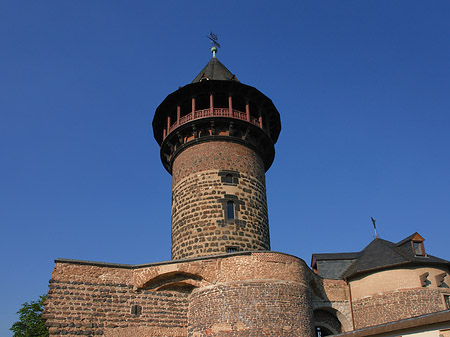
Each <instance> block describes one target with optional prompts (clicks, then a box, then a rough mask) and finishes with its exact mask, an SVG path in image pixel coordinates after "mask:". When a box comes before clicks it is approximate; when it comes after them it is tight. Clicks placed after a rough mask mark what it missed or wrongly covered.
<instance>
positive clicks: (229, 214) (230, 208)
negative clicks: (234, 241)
mask: <svg viewBox="0 0 450 337" xmlns="http://www.w3.org/2000/svg"><path fill="white" fill-rule="evenodd" d="M227 219H234V202H233V201H227Z"/></svg>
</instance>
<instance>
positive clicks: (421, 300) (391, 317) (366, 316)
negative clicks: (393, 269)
mask: <svg viewBox="0 0 450 337" xmlns="http://www.w3.org/2000/svg"><path fill="white" fill-rule="evenodd" d="M443 293H449V291H448V289H447V290H437V289H423V288H421V289H408V290H399V291H394V292H389V293H383V294H378V295H374V296H368V297H366V298H363V299H361V300H357V301H354V302H353V315H354V320H355V329H361V328H365V327H368V326H373V325H378V324H383V323H387V322H392V321H396V320H399V319H404V318H409V317H415V316H419V315H424V314H428V313H432V312H437V311H442V310H446V308H445V304H444V298H443Z"/></svg>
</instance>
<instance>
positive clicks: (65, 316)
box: [43, 252, 315, 337]
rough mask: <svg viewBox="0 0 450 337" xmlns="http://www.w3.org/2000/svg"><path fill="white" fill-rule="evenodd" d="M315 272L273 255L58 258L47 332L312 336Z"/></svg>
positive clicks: (109, 336) (113, 336) (129, 336)
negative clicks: (142, 260) (141, 262)
mask: <svg viewBox="0 0 450 337" xmlns="http://www.w3.org/2000/svg"><path fill="white" fill-rule="evenodd" d="M314 277H315V275H313V274H312V272H311V271H310V270H309V268H308V267H307V266H306V264H305V263H304V262H303V261H302V260H300V259H298V258H296V257H293V256H290V255H286V254H281V253H275V252H258V253H236V254H229V255H225V256H216V257H210V258H206V259H192V260H181V261H171V262H168V263H155V264H150V265H147V266H126V265H120V266H119V265H112V264H100V263H94V262H83V261H71V260H59V261H57V263H56V266H55V269H54V271H53V273H52V280H51V281H50V285H49V288H50V290H49V296H48V300H47V303H46V307H45V312H44V316H43V317H44V319H45V320H46V324H47V326H48V327H49V330H50V336H59V335H65V336H79V335H85V336H96V335H104V336H106V337H119V336H120V337H141V336H142V337H144V336H145V337H148V336H160V337H162V336H173V337H181V336H312V334H310V332H311V330H310V329H311V322H312V305H311V294H310V290H309V287H308V284H309V283H310V281H311V279H312V278H314ZM213 293H215V294H216V295H217V296H213V295H212V294H213ZM207 294H210V295H211V296H207ZM201 299H202V300H201ZM199 301H200V302H199ZM134 305H138V306H140V311H141V312H140V314H139V315H133V314H132V311H131V307H132V306H134ZM237 308H238V312H239V313H238V314H236V310H237ZM188 312H189V315H188ZM217 315H222V316H221V317H223V318H224V317H230V318H232V319H233V320H232V321H226V320H225V319H224V320H221V321H220V320H219V321H217V322H216V319H215V318H214V319H212V317H217ZM202 317H203V318H202ZM213 321H214V322H213ZM218 322H219V323H224V325H220V324H219V325H217V323H218ZM228 323H230V324H231V325H227V324H228ZM190 324H192V326H190ZM289 326H291V327H289ZM230 327H231V328H230ZM229 328H230V329H231V332H230V331H229V330H227V329H229ZM189 329H191V330H189ZM233 329H234V330H233ZM239 329H240V330H239ZM188 331H190V332H188ZM275 331H276V332H275ZM297 332H298V333H297ZM230 333H231V334H230Z"/></svg>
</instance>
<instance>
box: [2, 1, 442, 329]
mask: <svg viewBox="0 0 450 337" xmlns="http://www.w3.org/2000/svg"><path fill="white" fill-rule="evenodd" d="M210 31H213V32H214V33H216V34H217V35H218V36H219V42H220V43H221V45H222V48H221V49H220V50H219V53H218V58H219V60H220V61H221V62H222V63H223V64H225V65H226V66H227V67H228V69H229V70H230V71H231V72H232V73H234V74H236V76H237V77H238V78H239V80H240V81H241V82H243V83H245V84H248V85H251V86H254V87H256V88H258V89H259V90H260V91H262V92H263V93H264V94H266V95H267V96H269V97H270V98H271V99H272V100H273V102H274V103H275V105H276V107H277V108H278V110H279V112H280V114H281V122H282V131H281V135H280V138H279V141H278V143H277V144H276V157H275V162H274V164H273V166H272V168H271V169H270V170H269V171H268V173H267V192H268V203H269V217H270V228H271V244H272V249H273V250H276V251H281V252H286V253H290V254H293V255H296V256H298V257H300V258H303V259H304V260H305V261H306V262H307V263H308V264H309V262H310V258H311V254H312V253H314V252H315V253H319V252H321V253H324V252H347V251H359V250H361V249H362V248H364V247H365V246H366V245H367V244H368V243H369V242H370V241H371V240H372V239H373V238H374V233H373V227H372V224H371V222H370V217H371V216H373V217H374V218H375V219H376V220H377V228H378V232H379V235H380V236H381V237H382V238H384V239H387V240H390V241H395V242H397V241H400V240H401V239H403V238H404V237H406V236H408V235H410V234H412V233H414V232H416V231H417V232H419V233H420V234H421V235H422V236H423V237H424V238H425V239H426V241H425V249H426V251H427V253H429V254H432V255H436V256H439V257H441V258H445V259H450V252H449V234H450V226H449V225H450V223H449V222H450V174H449V172H450V156H449V146H450V133H449V127H450V2H449V1H413V0H408V1H406V0H405V1H396V0H386V1H382V0H376V1H375V0H374V1H360V0H354V1H348V0H340V1H336V0H333V1H327V0H325V1H303V0H302V1H298V0H296V1H147V0H145V1H144V0H142V1H137V0H136V1H112V0H96V1H87V0H77V1H73V0H72V1H59V0H58V1H31V0H30V1H20V0H19V1H1V2H0V47H1V49H0V50H1V51H0V116H1V119H0V161H1V162H0V163H1V165H0V224H1V229H2V234H1V235H0V263H1V265H0V267H1V269H0V270H1V277H0V292H1V293H0V303H1V305H0V336H11V333H10V332H9V330H8V329H9V327H10V326H11V324H12V323H13V322H14V321H15V320H16V319H17V316H16V315H15V312H16V311H17V310H18V309H19V307H20V305H21V304H22V303H23V302H25V301H30V300H34V299H37V298H38V296H39V295H41V294H43V293H45V292H47V290H48V288H47V287H48V280H49V279H50V278H51V271H52V269H53V266H54V259H55V258H59V257H63V258H71V259H81V260H93V261H104V262H117V263H129V264H135V263H148V262H156V261H164V260H168V259H170V201H171V177H170V175H169V174H168V173H167V172H166V171H165V170H164V169H163V167H162V165H161V163H160V160H159V148H158V145H157V143H156V142H155V140H154V139H153V135H152V130H151V121H152V118H153V114H154V111H155V109H156V107H157V106H158V105H159V103H161V101H162V100H163V99H164V98H165V97H166V96H167V95H168V94H169V93H171V92H172V91H175V90H176V89H177V88H178V87H179V86H183V85H185V84H188V83H190V82H191V81H192V79H193V78H194V77H195V76H196V75H197V74H198V73H199V72H200V70H201V69H202V68H203V67H204V66H205V65H206V63H207V62H208V61H209V59H210V57H211V54H210V52H209V48H210V44H209V42H208V39H207V38H206V35H208V34H209V32H210Z"/></svg>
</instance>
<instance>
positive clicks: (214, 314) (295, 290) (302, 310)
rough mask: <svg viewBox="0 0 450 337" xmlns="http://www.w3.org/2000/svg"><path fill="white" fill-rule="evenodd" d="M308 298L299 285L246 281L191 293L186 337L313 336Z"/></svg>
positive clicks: (306, 289) (308, 295)
mask: <svg viewBox="0 0 450 337" xmlns="http://www.w3.org/2000/svg"><path fill="white" fill-rule="evenodd" d="M311 308H312V306H311V295H310V292H309V289H308V288H307V287H305V286H304V285H303V284H300V283H293V282H282V281H247V282H231V283H225V284H218V285H216V286H210V287H206V288H201V289H198V290H195V291H194V292H193V293H192V295H191V301H190V305H189V314H188V316H189V336H192V337H201V336H202V337H203V336H221V337H237V336H273V337H282V336H313V331H314V330H313V319H312V309H311Z"/></svg>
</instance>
